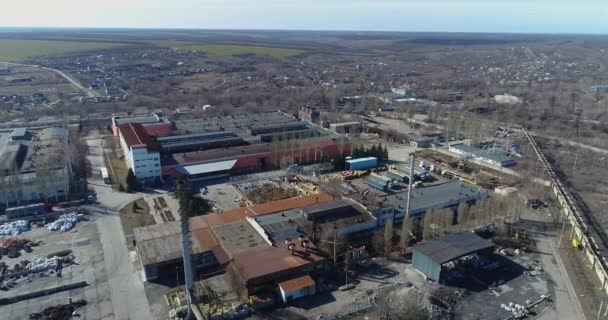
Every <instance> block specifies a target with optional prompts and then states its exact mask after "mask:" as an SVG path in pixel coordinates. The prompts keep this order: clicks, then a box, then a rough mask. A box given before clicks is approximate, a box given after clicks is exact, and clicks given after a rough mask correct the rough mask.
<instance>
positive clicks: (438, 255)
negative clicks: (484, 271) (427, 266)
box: [413, 231, 494, 264]
mask: <svg viewBox="0 0 608 320" xmlns="http://www.w3.org/2000/svg"><path fill="white" fill-rule="evenodd" d="M493 247H494V244H492V243H491V242H489V241H487V240H485V239H483V238H481V237H479V236H478V235H476V234H475V233H473V232H467V231H463V232H457V233H452V234H448V235H446V236H443V237H441V238H439V239H436V240H427V241H424V242H422V243H420V244H418V245H416V246H414V249H413V250H414V251H417V252H420V253H422V254H423V255H425V256H427V257H429V258H430V259H431V260H432V261H433V262H435V263H438V264H444V263H446V262H449V261H452V260H455V259H458V258H461V257H464V256H467V255H470V254H473V253H475V252H478V251H480V250H485V249H490V248H493Z"/></svg>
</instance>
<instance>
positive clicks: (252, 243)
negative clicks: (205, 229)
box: [212, 221, 268, 255]
mask: <svg viewBox="0 0 608 320" xmlns="http://www.w3.org/2000/svg"><path fill="white" fill-rule="evenodd" d="M212 230H213V233H214V234H215V237H216V238H217V241H218V242H219V243H220V245H221V246H222V248H224V250H225V251H226V252H228V254H230V255H233V254H235V253H238V252H240V251H243V250H248V249H251V248H254V247H259V246H268V244H267V243H266V241H265V240H264V239H263V238H262V237H261V236H260V235H259V234H258V232H257V231H256V230H255V229H254V228H253V227H252V226H251V225H250V224H249V222H247V221H237V222H233V223H228V224H224V225H220V226H217V227H213V228H212Z"/></svg>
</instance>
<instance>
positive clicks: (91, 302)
mask: <svg viewBox="0 0 608 320" xmlns="http://www.w3.org/2000/svg"><path fill="white" fill-rule="evenodd" d="M21 236H23V237H26V238H28V239H30V240H32V241H34V242H36V241H42V243H41V244H40V245H39V246H37V247H34V250H33V252H30V253H25V252H23V251H21V253H22V254H21V256H20V257H18V258H14V259H9V258H7V257H3V259H2V261H4V262H6V263H7V264H9V265H11V266H12V265H14V264H16V263H18V262H19V261H21V260H32V259H34V258H35V257H46V256H47V255H48V254H50V253H54V252H58V251H61V250H66V249H70V250H72V253H73V255H74V256H75V264H73V265H70V266H64V268H63V270H62V276H61V277H57V276H56V275H50V276H45V277H37V276H33V277H31V279H32V280H31V282H27V281H25V280H22V281H21V283H19V284H18V285H17V286H15V287H14V288H13V289H10V290H9V291H0V297H1V298H5V297H10V296H14V295H20V294H25V293H29V292H34V291H38V290H43V289H48V288H53V287H57V286H63V285H67V284H73V283H77V282H80V281H86V283H87V286H86V287H84V288H79V289H72V290H69V291H64V292H59V293H55V294H51V295H48V296H44V297H40V298H34V299H30V300H26V301H21V302H17V303H14V304H10V305H5V306H2V308H1V309H2V310H3V317H2V318H3V319H24V318H26V317H27V316H28V314H30V313H32V312H40V311H42V310H43V309H44V308H46V307H48V306H52V305H57V304H65V303H68V299H69V298H72V299H73V300H78V299H85V300H86V301H87V305H86V306H84V307H81V308H79V309H78V310H77V311H78V313H79V314H81V315H82V316H83V318H84V319H104V318H113V317H114V310H113V306H112V301H111V295H110V291H111V290H110V285H109V283H108V275H107V272H106V267H105V263H104V253H103V249H102V245H101V242H100V240H99V238H100V236H99V231H98V229H97V224H96V222H95V221H84V222H80V223H78V224H77V225H76V226H75V227H74V228H73V229H72V230H70V231H68V232H58V231H50V230H48V229H46V228H44V227H43V228H34V229H32V230H31V231H29V232H26V233H24V234H22V235H21Z"/></svg>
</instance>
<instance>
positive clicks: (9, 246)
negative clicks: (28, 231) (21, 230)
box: [0, 237, 36, 258]
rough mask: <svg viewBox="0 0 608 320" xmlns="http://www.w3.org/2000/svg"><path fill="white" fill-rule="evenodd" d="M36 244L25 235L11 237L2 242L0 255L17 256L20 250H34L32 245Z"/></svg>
mask: <svg viewBox="0 0 608 320" xmlns="http://www.w3.org/2000/svg"><path fill="white" fill-rule="evenodd" d="M35 245H36V244H35V243H32V241H30V240H29V239H26V238H23V237H9V238H6V239H4V240H2V242H0V256H3V255H7V256H8V257H9V258H17V257H18V256H19V251H20V250H25V251H26V252H32V246H35Z"/></svg>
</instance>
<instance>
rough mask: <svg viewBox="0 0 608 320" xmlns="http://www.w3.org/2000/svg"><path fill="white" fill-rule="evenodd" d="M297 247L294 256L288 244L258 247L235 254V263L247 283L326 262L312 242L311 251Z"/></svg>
mask: <svg viewBox="0 0 608 320" xmlns="http://www.w3.org/2000/svg"><path fill="white" fill-rule="evenodd" d="M296 247H297V248H296V250H295V252H294V254H292V253H291V251H289V249H288V247H287V245H286V244H281V245H279V246H277V247H271V246H265V247H256V248H252V249H251V250H247V251H243V252H239V253H238V254H235V255H234V256H233V261H234V264H235V266H236V267H237V268H238V269H239V271H240V272H241V274H240V277H241V278H242V279H243V280H244V281H245V282H247V281H251V280H255V279H256V278H260V277H266V276H272V275H275V274H277V273H280V272H284V271H288V270H297V269H300V268H304V267H308V266H312V265H315V264H317V263H319V262H321V261H323V260H325V258H324V257H322V256H320V255H318V254H316V253H315V251H316V248H314V246H313V245H312V244H311V243H310V241H309V247H310V248H311V249H310V250H308V251H306V250H304V249H303V248H302V247H300V246H299V245H297V246H296Z"/></svg>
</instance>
